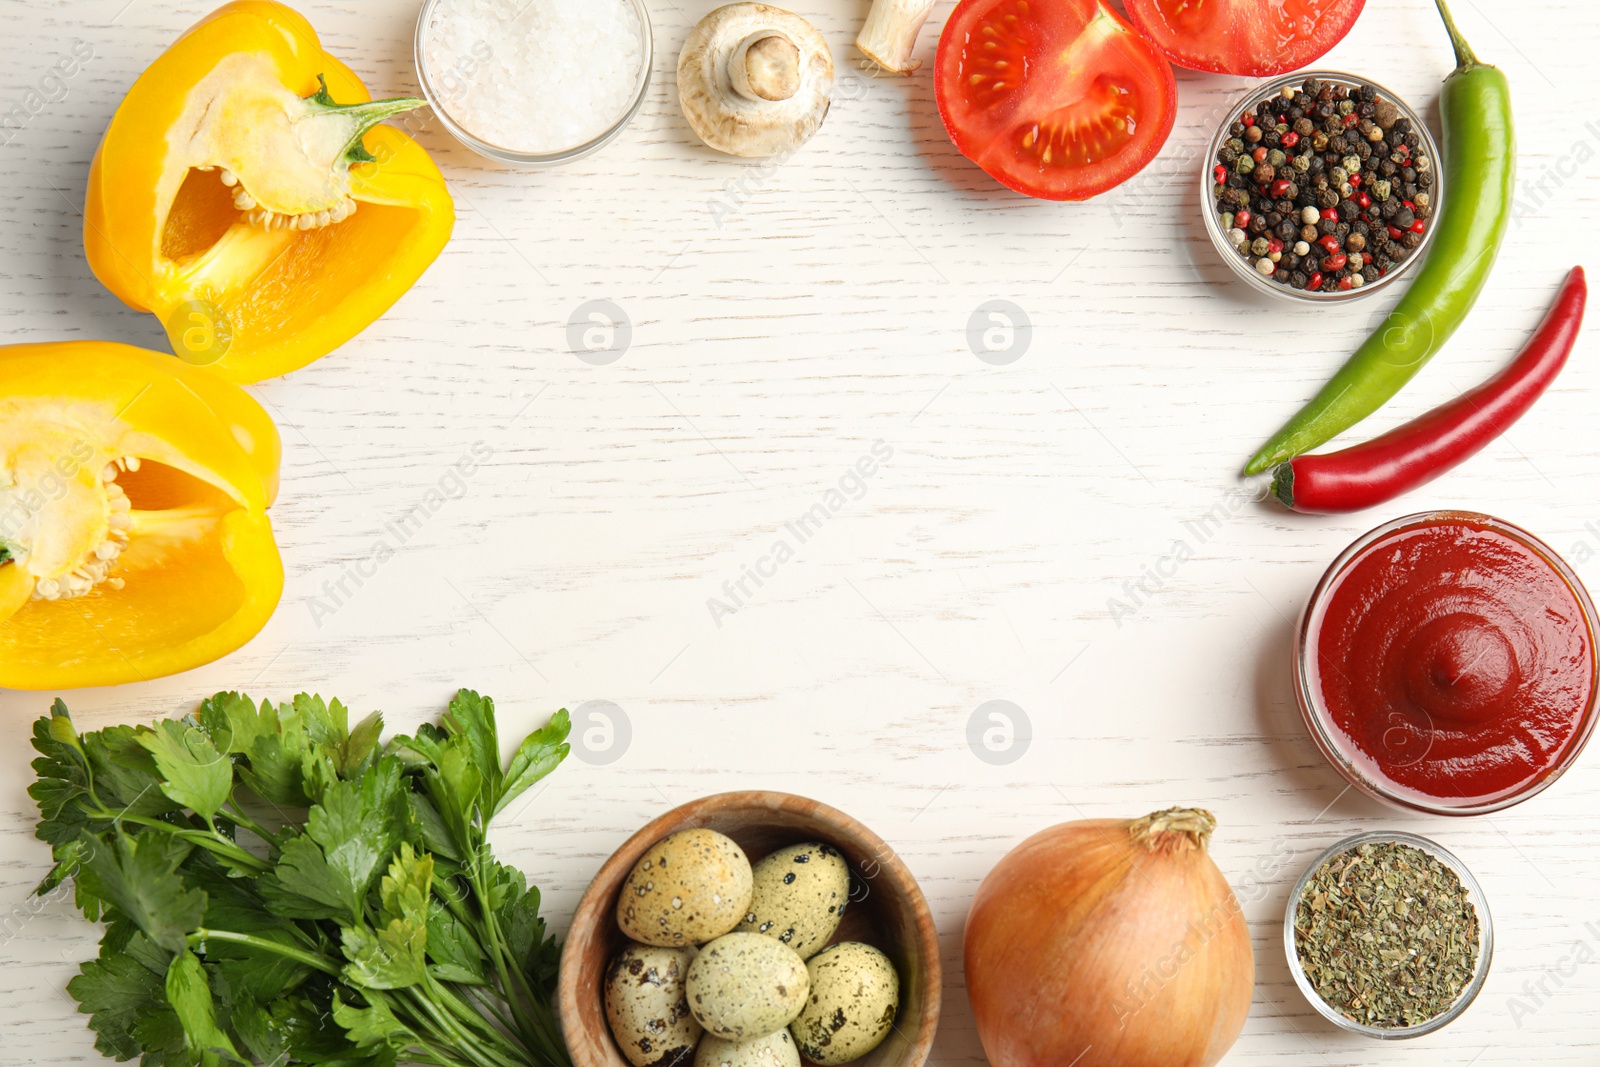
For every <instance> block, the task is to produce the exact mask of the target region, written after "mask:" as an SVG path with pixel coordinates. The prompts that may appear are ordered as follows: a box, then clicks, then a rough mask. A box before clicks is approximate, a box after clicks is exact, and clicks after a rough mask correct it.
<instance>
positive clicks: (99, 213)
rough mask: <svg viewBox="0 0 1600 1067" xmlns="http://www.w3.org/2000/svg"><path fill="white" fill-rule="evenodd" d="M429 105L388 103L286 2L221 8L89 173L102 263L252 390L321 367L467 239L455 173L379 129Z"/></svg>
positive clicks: (125, 289)
mask: <svg viewBox="0 0 1600 1067" xmlns="http://www.w3.org/2000/svg"><path fill="white" fill-rule="evenodd" d="M335 101H337V103H335ZM421 104H422V101H421V100H416V99H402V100H390V101H379V102H375V103H374V102H372V100H371V96H370V95H369V94H368V92H367V89H366V86H364V85H363V84H362V83H361V80H360V79H359V78H357V77H356V75H355V74H354V73H353V72H352V71H351V70H350V69H349V68H348V67H346V66H345V65H344V64H343V63H340V62H339V61H338V60H336V59H334V58H333V57H332V56H330V55H328V54H327V53H326V52H324V51H323V50H322V45H321V43H320V42H319V41H318V39H317V35H316V31H315V30H313V29H312V28H311V24H310V23H309V22H307V21H306V20H305V18H303V17H302V16H301V15H300V14H298V13H297V12H295V11H293V10H291V9H290V8H287V7H285V6H283V5H282V4H278V3H271V2H267V0H238V2H235V3H230V4H227V5H225V6H223V7H221V8H218V9H217V10H216V11H214V12H212V14H211V15H209V16H208V17H207V18H205V19H204V20H202V21H201V22H200V23H199V24H198V25H196V26H194V27H193V28H192V29H190V30H189V31H188V32H187V33H185V34H184V35H183V36H182V37H180V38H179V39H178V40H177V42H176V43H174V44H173V45H172V47H171V48H169V49H168V50H167V51H166V52H165V53H164V54H163V55H162V56H161V57H160V58H159V59H157V60H156V61H155V63H154V64H152V65H151V66H150V68H149V69H148V70H146V71H145V72H144V74H143V75H141V76H140V78H139V80H138V81H136V82H135V83H134V85H133V88H132V89H130V90H129V91H128V95H127V97H126V98H125V99H124V100H123V102H122V105H121V106H120V107H119V108H118V109H117V113H116V115H115V116H113V118H112V120H111V125H110V127H109V128H108V129H107V130H106V134H105V138H104V139H103V140H102V141H101V144H100V149H99V151H98V152H97V153H96V155H95V159H94V165H93V167H92V169H91V170H90V173H89V191H88V198H87V203H86V206H85V208H84V245H85V248H86V250H87V252H88V257H89V265H90V266H91V267H92V268H93V269H94V272H95V274H96V276H98V277H99V279H100V280H101V282H103V283H104V284H105V286H106V287H107V288H108V289H110V290H111V291H112V292H113V293H115V294H116V295H117V296H118V297H120V298H121V299H122V300H123V301H124V302H126V303H127V304H129V305H131V306H133V307H136V308H139V309H141V310H145V311H149V312H151V313H152V314H154V315H156V316H157V317H158V318H160V320H161V321H162V322H163V323H164V324H165V325H166V328H167V334H168V337H169V339H170V340H171V342H172V345H173V350H174V351H175V352H177V353H178V355H179V356H181V357H183V358H184V359H186V360H188V361H189V362H191V363H196V364H211V365H213V369H215V370H217V371H220V372H221V373H222V374H223V375H224V376H225V377H227V378H229V379H230V380H232V381H236V382H254V381H260V380H261V379H263V378H270V377H273V376H275V375H279V374H284V373H287V372H288V371H291V370H295V369H296V368H299V367H303V366H305V365H306V364H307V363H310V362H312V361H313V360H316V359H318V358H320V357H322V356H324V355H326V354H327V353H329V352H331V351H332V350H333V349H335V348H337V347H338V346H339V345H342V344H344V343H345V342H346V341H348V340H350V339H351V338H352V337H354V336H355V335H356V334H358V333H360V332H361V331H362V330H364V329H365V328H366V327H367V326H369V325H370V324H371V323H372V322H374V321H375V320H376V319H378V317H379V316H381V315H382V314H383V313H384V312H386V311H387V310H389V308H390V307H391V306H392V305H393V304H394V302H395V301H396V300H398V299H399V298H400V297H401V296H402V295H403V294H404V293H405V292H406V291H407V290H408V289H410V288H411V286H412V285H414V284H415V283H416V281H417V279H418V278H420V277H421V276H422V273H423V271H425V270H426V269H427V267H428V265H429V264H430V263H432V262H433V261H434V259H435V258H437V257H438V255H439V253H440V251H442V250H443V248H444V246H445V244H446V242H447V241H448V240H449V239H450V231H451V229H452V228H453V226H454V224H455V207H454V204H453V202H452V200H451V197H450V191H449V189H448V187H447V186H446V185H445V181H444V177H443V176H442V175H441V174H440V173H439V169H438V168H437V167H436V166H434V164H433V161H432V160H431V159H429V158H428V154H427V153H426V152H425V151H424V150H423V149H422V146H421V145H419V144H417V143H416V142H415V141H413V140H412V139H411V138H410V137H408V136H406V134H404V133H403V132H401V131H400V130H397V129H394V128H393V127H388V126H381V125H377V124H378V123H380V122H382V121H383V119H385V118H387V117H389V116H392V115H396V114H399V113H402V112H405V111H409V110H411V109H413V108H415V107H417V106H420V105H421Z"/></svg>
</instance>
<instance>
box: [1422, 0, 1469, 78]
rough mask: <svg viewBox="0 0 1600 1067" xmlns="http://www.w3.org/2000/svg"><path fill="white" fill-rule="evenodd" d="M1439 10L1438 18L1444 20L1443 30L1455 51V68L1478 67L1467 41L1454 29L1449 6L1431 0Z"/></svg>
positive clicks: (1443, 1) (1453, 18) (1454, 25)
mask: <svg viewBox="0 0 1600 1067" xmlns="http://www.w3.org/2000/svg"><path fill="white" fill-rule="evenodd" d="M1433 2H1434V5H1435V6H1436V7H1438V9H1439V16H1440V17H1441V18H1443V19H1444V28H1445V30H1446V31H1447V32H1448V33H1449V34H1450V45H1451V47H1452V48H1454V49H1455V50H1456V67H1457V69H1459V70H1464V69H1466V68H1467V67H1475V66H1477V65H1478V57H1477V56H1476V55H1474V54H1473V51H1472V46H1471V45H1469V44H1468V43H1467V39H1466V38H1465V37H1463V36H1461V31H1460V30H1459V29H1457V28H1456V20H1455V17H1454V16H1452V15H1451V14H1450V5H1448V4H1446V3H1445V0H1433Z"/></svg>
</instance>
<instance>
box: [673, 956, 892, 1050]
mask: <svg viewBox="0 0 1600 1067" xmlns="http://www.w3.org/2000/svg"><path fill="white" fill-rule="evenodd" d="M690 970H691V971H692V970H693V967H692V965H691V968H690ZM806 971H807V973H808V974H809V975H810V978H811V993H810V995H809V996H808V997H807V998H806V1005H805V1007H804V1008H803V1009H802V1010H801V1012H800V1017H799V1018H797V1019H795V1021H794V1023H793V1024H792V1025H791V1026H790V1027H789V1032H790V1033H791V1034H793V1035H794V1042H795V1044H796V1045H798V1046H800V1054H801V1055H802V1056H805V1057H806V1058H807V1059H809V1060H811V1061H812V1062H814V1063H819V1064H822V1065H823V1067H830V1065H832V1064H837V1063H849V1062H850V1061H851V1060H856V1059H860V1058H861V1057H862V1056H865V1055H866V1054H867V1053H869V1052H871V1051H872V1050H873V1049H875V1048H877V1047H878V1045H880V1044H881V1043H882V1042H883V1039H884V1038H886V1037H888V1036H889V1031H890V1030H892V1029H894V1017H895V1013H896V1012H897V1011H899V1010H900V976H899V975H898V974H897V973H895V969H894V964H892V963H890V962H889V957H887V956H885V955H884V954H883V953H882V952H879V951H878V950H877V949H875V948H873V947H872V946H871V945H863V944H861V943H860V942H857V941H846V942H843V943H841V944H838V945H834V946H833V947H831V948H826V949H823V950H822V951H821V952H819V953H817V954H816V955H815V956H813V957H811V960H810V962H808V963H807V964H806ZM690 1008H691V1010H692V1009H693V1004H692V1002H691V1004H690Z"/></svg>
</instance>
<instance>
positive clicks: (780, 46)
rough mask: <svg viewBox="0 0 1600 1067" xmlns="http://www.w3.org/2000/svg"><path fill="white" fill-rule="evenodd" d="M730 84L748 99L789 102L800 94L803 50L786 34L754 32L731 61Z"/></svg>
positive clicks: (740, 46) (729, 70) (729, 66)
mask: <svg viewBox="0 0 1600 1067" xmlns="http://www.w3.org/2000/svg"><path fill="white" fill-rule="evenodd" d="M728 81H729V82H730V83H732V85H733V89H734V92H736V93H738V94H739V95H740V96H743V97H745V98H746V99H748V100H775V101H776V100H788V99H789V98H790V97H792V96H794V94H795V93H797V92H799V91H800V49H799V48H798V47H797V46H796V45H795V43H794V42H793V41H791V40H790V39H789V38H788V36H786V35H785V34H783V33H780V32H776V31H766V32H761V33H753V34H751V35H750V36H749V37H746V38H745V39H744V41H743V42H742V43H741V44H740V45H739V47H738V48H737V49H736V50H735V51H734V53H733V55H732V57H731V58H730V59H729V62H728Z"/></svg>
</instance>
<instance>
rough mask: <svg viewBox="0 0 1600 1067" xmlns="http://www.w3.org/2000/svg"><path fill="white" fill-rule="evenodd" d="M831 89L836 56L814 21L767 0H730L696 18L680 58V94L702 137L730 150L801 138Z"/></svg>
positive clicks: (764, 152) (746, 151)
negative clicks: (763, 0) (758, 0)
mask: <svg viewBox="0 0 1600 1067" xmlns="http://www.w3.org/2000/svg"><path fill="white" fill-rule="evenodd" d="M832 93H833V56H832V55H831V54H830V53H829V51H828V42H827V41H825V40H823V37H822V34H820V33H818V32H817V30H816V27H814V26H812V25H811V23H809V22H807V21H806V20H805V19H803V18H801V17H800V16H799V15H796V14H795V13H794V12H792V11H785V10H783V9H782V8H778V7H770V6H768V5H767V4H752V3H741V4H728V5H727V6H725V7H719V8H717V9H716V10H715V11H713V12H711V14H709V15H707V16H706V17H705V18H703V19H701V20H700V23H699V25H697V26H696V27H695V28H694V29H693V30H692V31H691V32H690V33H689V39H688V40H687V41H685V42H684V45H683V52H682V53H681V54H680V55H679V57H678V97H679V100H680V101H681V102H682V104H683V114H684V117H685V118H687V119H688V120H689V125H690V126H692V127H693V128H694V132H695V133H697V134H699V135H700V139H701V140H702V141H704V142H705V143H706V144H708V145H710V146H711V147H712V148H715V149H716V150H717V151H719V152H727V153H728V154H729V155H735V156H773V155H778V154H780V153H786V152H792V151H794V150H795V149H796V148H799V147H800V146H801V145H803V144H805V143H806V141H807V140H809V139H810V137H811V135H812V134H814V133H816V132H817V128H818V127H819V126H821V125H822V119H823V117H824V116H826V115H827V113H828V104H829V102H830V100H831V96H832Z"/></svg>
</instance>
